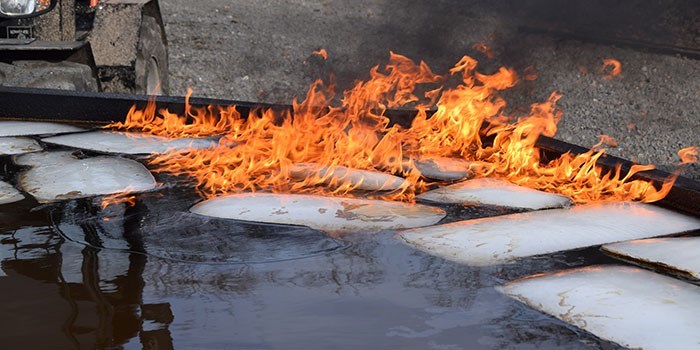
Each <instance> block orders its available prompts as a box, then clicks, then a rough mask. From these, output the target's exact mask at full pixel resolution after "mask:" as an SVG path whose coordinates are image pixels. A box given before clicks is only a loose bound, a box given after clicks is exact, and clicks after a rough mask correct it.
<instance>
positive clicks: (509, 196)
mask: <svg viewBox="0 0 700 350" xmlns="http://www.w3.org/2000/svg"><path fill="white" fill-rule="evenodd" d="M417 198H420V199H423V200H428V201H431V202H437V203H460V204H474V205H497V206H502V207H512V208H526V209H545V208H562V207H566V206H569V205H571V199H569V198H568V197H565V196H561V195H558V194H553V193H547V192H542V191H538V190H535V189H532V188H527V187H522V186H518V185H514V184H512V183H510V182H508V181H506V180H500V179H490V178H480V179H474V180H468V181H463V182H460V183H456V184H453V185H450V186H446V187H441V188H438V189H435V190H432V191H429V192H425V193H421V194H420V195H418V196H417Z"/></svg>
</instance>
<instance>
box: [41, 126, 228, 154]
mask: <svg viewBox="0 0 700 350" xmlns="http://www.w3.org/2000/svg"><path fill="white" fill-rule="evenodd" d="M41 141H43V142H47V143H51V144H56V145H61V146H67V147H73V148H80V149H86V150H91V151H97V152H103V153H116V154H133V155H138V154H154V153H167V152H175V151H182V150H186V149H201V148H209V147H212V146H215V145H216V141H215V140H213V139H211V138H166V137H161V136H153V135H146V134H140V133H135V132H120V131H105V130H98V131H92V132H86V133H80V134H68V135H61V136H54V137H48V138H45V139H42V140H41Z"/></svg>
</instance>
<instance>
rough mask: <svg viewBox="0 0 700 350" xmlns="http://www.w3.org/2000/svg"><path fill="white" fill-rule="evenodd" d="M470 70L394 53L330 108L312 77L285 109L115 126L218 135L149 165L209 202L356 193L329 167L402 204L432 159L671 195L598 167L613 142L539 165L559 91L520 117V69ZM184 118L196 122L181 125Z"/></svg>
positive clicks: (556, 182)
mask: <svg viewBox="0 0 700 350" xmlns="http://www.w3.org/2000/svg"><path fill="white" fill-rule="evenodd" d="M476 67H477V61H476V60H474V59H473V58H470V57H464V58H462V59H461V60H460V61H459V62H458V63H457V64H456V65H455V66H454V67H453V68H452V69H451V70H450V71H449V72H448V73H447V74H445V75H437V74H435V73H433V72H432V71H431V70H430V68H429V67H428V66H427V64H425V63H424V62H420V63H418V64H416V63H414V62H413V61H411V60H410V59H408V58H406V57H404V56H401V55H397V54H394V53H391V54H390V60H389V63H388V64H387V65H386V66H385V67H384V68H383V69H380V67H379V66H375V67H374V68H372V69H371V71H370V79H368V80H367V81H360V82H357V83H356V84H355V85H354V87H353V88H351V89H349V90H347V91H345V92H344V94H343V95H342V98H341V99H340V105H333V104H331V102H332V101H334V97H335V94H334V85H333V83H332V82H331V83H324V82H323V81H320V80H319V81H316V82H314V83H313V84H312V85H311V87H310V88H309V90H308V92H307V94H306V98H305V99H304V100H303V101H297V100H294V101H293V105H292V110H291V111H287V112H276V111H273V110H271V109H260V110H256V111H252V112H251V113H250V114H249V115H248V116H247V117H245V118H244V117H242V116H241V115H240V114H239V113H237V112H236V110H235V108H234V107H226V108H218V109H215V108H213V107H211V106H210V107H209V108H206V109H205V108H202V109H198V108H194V107H191V106H189V105H188V107H187V113H186V116H182V117H178V116H176V115H173V114H170V113H168V112H167V111H166V112H164V111H160V112H159V113H158V115H156V114H155V107H154V106H152V105H149V106H148V107H147V108H146V109H145V110H143V111H137V110H136V109H132V111H131V112H130V113H129V117H128V119H127V121H126V123H124V124H115V125H113V126H112V127H118V128H120V129H124V130H133V129H136V130H142V131H145V132H150V133H155V134H161V135H168V136H193V135H197V136H201V135H210V134H212V133H222V134H223V136H222V137H221V139H220V140H219V143H218V145H217V146H215V147H212V148H210V149H207V150H192V151H186V152H181V153H171V154H163V155H156V156H153V157H152V158H151V160H150V163H151V165H152V166H153V167H154V168H155V169H156V171H161V172H167V173H173V174H187V175H189V176H190V177H191V178H192V179H194V181H195V182H196V185H197V188H198V189H199V190H200V192H201V193H202V195H204V196H205V197H211V196H215V195H219V194H224V193H231V192H241V191H273V192H295V193H309V192H312V193H324V194H330V195H353V193H352V192H353V191H354V190H356V189H357V187H358V182H357V181H349V180H348V181H346V180H345V179H343V178H342V177H341V178H333V179H332V181H329V177H328V174H329V173H333V172H334V169H336V168H337V169H345V168H356V169H362V170H373V171H381V172H384V173H388V174H393V175H397V176H401V177H403V178H405V179H406V180H407V181H405V182H404V183H402V184H401V185H400V186H399V187H398V188H397V189H395V190H393V191H391V192H389V193H381V194H375V195H378V196H382V197H384V198H390V199H395V200H409V201H410V200H412V198H413V196H414V195H415V194H416V193H419V192H421V191H424V190H425V189H426V188H427V187H428V186H430V185H431V183H430V182H428V181H427V180H425V179H423V178H422V177H421V174H420V172H419V171H418V170H417V169H416V167H415V166H413V161H414V160H418V159H424V158H428V157H454V158H461V159H464V160H467V161H471V162H474V164H476V166H474V167H473V168H472V169H471V170H472V171H473V172H474V173H475V174H476V176H478V177H487V176H490V177H500V178H504V179H507V180H509V181H511V182H513V183H515V184H518V185H522V186H528V187H532V188H537V189H540V190H544V191H549V192H555V193H561V194H564V195H566V196H569V197H571V198H572V199H573V200H574V201H576V202H578V203H586V202H592V201H613V200H638V201H645V202H652V201H657V200H660V199H662V198H663V197H664V196H665V195H666V194H667V193H668V191H669V190H670V188H671V186H672V185H673V181H674V180H675V177H671V178H669V179H668V180H667V181H666V182H665V183H664V184H663V185H662V186H660V188H657V187H655V186H654V184H652V183H651V182H647V181H643V180H638V179H634V175H635V174H637V173H639V172H641V171H645V170H650V169H653V166H652V165H635V166H633V167H632V168H631V170H630V171H628V172H623V171H622V169H621V168H617V169H614V170H612V171H605V170H603V169H602V168H601V167H598V166H596V161H597V160H598V159H600V158H601V157H604V156H605V149H598V148H599V146H602V145H603V144H604V143H605V144H608V145H612V144H613V142H614V141H611V140H612V139H609V138H605V137H604V138H603V139H602V140H601V144H600V145H598V147H595V148H593V149H591V150H590V151H588V152H586V153H584V154H580V155H573V154H569V153H567V154H564V155H562V156H561V157H559V158H558V159H554V160H552V161H549V162H548V163H542V162H541V161H540V151H539V149H538V148H537V147H536V141H537V139H538V138H539V137H540V136H541V135H545V136H553V135H554V134H555V133H556V131H557V123H558V122H559V120H560V119H561V117H562V112H561V111H560V110H559V109H558V108H557V106H556V103H557V101H558V100H559V98H560V95H559V94H557V93H552V94H551V95H550V97H549V99H548V100H547V101H544V102H541V103H536V104H533V105H532V106H531V108H530V111H529V112H528V113H525V114H523V115H506V114H505V107H506V101H505V100H504V99H503V98H502V97H500V95H499V92H500V91H503V90H506V89H509V88H511V87H513V86H514V85H515V84H516V83H517V81H518V75H517V74H516V73H515V71H513V70H511V69H508V68H505V67H502V68H500V69H498V70H497V71H495V72H493V73H491V74H483V73H480V72H478V71H477V70H476ZM450 84H452V85H454V86H453V87H448V86H450ZM419 91H422V92H423V93H419ZM189 94H190V92H188V96H189ZM408 107H410V108H414V109H415V110H416V112H415V117H414V118H413V121H412V124H411V125H410V126H409V127H402V126H399V125H396V124H392V123H391V122H390V120H389V118H388V117H386V115H385V112H386V110H387V109H389V108H408ZM149 108H150V109H149ZM431 112H432V113H431ZM217 116H218V117H217ZM188 117H190V118H191V119H194V122H192V123H190V124H188V123H187V120H188ZM194 130H197V131H196V132H195V131H194ZM178 132H179V134H178ZM308 163H312V164H316V165H317V167H316V168H317V169H325V170H323V171H321V170H318V171H315V172H314V171H312V172H311V173H309V174H308V176H306V178H305V179H298V176H297V178H295V177H293V176H292V173H291V172H292V171H293V170H294V169H295V167H297V166H298V165H299V164H308ZM343 171H344V170H343ZM360 182H361V181H360Z"/></svg>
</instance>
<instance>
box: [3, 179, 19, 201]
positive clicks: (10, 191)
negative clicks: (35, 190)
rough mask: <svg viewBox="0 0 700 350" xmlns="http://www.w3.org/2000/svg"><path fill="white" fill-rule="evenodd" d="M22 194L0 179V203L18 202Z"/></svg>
mask: <svg viewBox="0 0 700 350" xmlns="http://www.w3.org/2000/svg"><path fill="white" fill-rule="evenodd" d="M23 199H24V196H23V195H22V194H21V193H20V192H19V191H17V189H15V188H14V187H13V186H12V185H10V184H8V183H7V182H3V181H0V204H9V203H14V202H19V201H21V200H23Z"/></svg>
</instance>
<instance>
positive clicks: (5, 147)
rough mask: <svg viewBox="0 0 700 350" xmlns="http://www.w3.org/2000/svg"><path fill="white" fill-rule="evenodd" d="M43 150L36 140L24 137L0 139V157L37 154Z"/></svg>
mask: <svg viewBox="0 0 700 350" xmlns="http://www.w3.org/2000/svg"><path fill="white" fill-rule="evenodd" d="M43 149H44V148H43V147H41V145H40V144H39V143H38V142H36V140H33V139H30V138H26V137H0V155H17V154H24V153H31V152H38V151H41V150H43Z"/></svg>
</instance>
